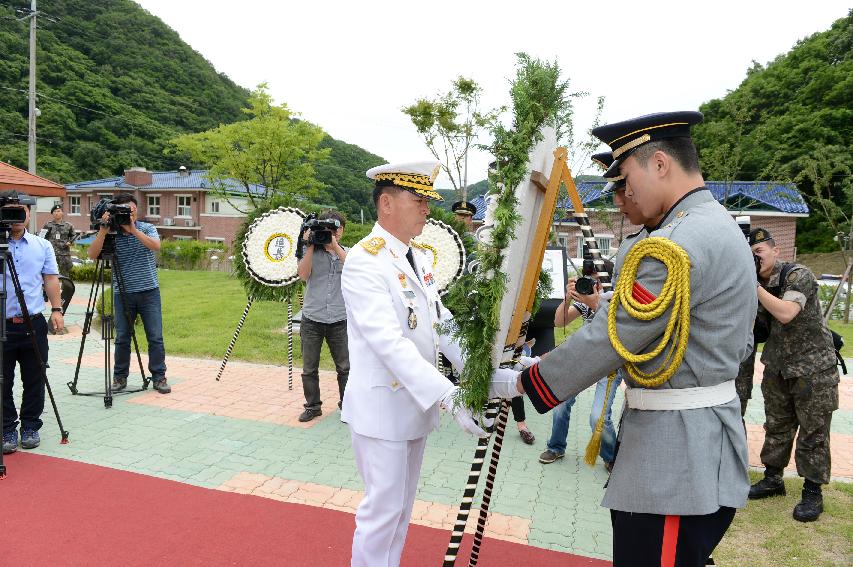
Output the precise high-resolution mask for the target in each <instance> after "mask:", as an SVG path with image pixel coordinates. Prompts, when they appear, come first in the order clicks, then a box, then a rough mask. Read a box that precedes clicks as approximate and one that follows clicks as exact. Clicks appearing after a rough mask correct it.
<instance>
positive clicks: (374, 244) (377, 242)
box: [361, 236, 385, 256]
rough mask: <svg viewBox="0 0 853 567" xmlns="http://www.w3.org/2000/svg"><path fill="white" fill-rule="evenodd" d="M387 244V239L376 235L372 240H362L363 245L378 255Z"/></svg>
mask: <svg viewBox="0 0 853 567" xmlns="http://www.w3.org/2000/svg"><path fill="white" fill-rule="evenodd" d="M383 246H385V239H384V238H382V237H381V236H374V237H373V238H371V239H370V240H362V241H361V247H362V248H364V249H365V250H367V251H368V252H370V253H371V254H373V255H374V256H376V255H377V254H379V251H380V250H382V247H383Z"/></svg>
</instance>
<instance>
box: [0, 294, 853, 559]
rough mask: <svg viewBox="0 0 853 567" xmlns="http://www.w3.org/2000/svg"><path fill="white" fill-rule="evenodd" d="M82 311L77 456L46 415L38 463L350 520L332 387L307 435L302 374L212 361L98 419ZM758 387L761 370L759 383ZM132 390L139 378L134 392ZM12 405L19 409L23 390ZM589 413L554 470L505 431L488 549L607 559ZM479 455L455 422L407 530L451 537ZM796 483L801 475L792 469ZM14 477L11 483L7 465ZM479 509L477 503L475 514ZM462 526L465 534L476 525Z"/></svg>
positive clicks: (95, 346) (76, 341) (347, 462)
mask: <svg viewBox="0 0 853 567" xmlns="http://www.w3.org/2000/svg"><path fill="white" fill-rule="evenodd" d="M80 287H81V288H83V286H80ZM87 295H88V290H86V289H85V288H83V289H78V298H80V297H83V298H85V297H86V296H87ZM84 306H85V299H84V300H82V301H80V300H76V301H75V302H73V303H72V306H71V307H70V308H69V313H68V315H67V318H66V319H67V324H68V325H69V329H70V333H69V334H67V335H61V336H55V337H51V338H50V344H51V351H50V360H51V368H50V370H49V374H48V377H49V379H50V383H51V386H52V389H53V392H54V394H55V396H56V399H57V403H58V405H59V408H60V411H61V416H62V419H63V422H64V425H65V427H66V429H68V430H69V431H70V432H71V436H70V440H71V443H70V444H68V445H60V444H59V438H60V435H59V431H58V428H57V426H56V421H55V419H54V417H53V415H52V412H51V409H50V405H49V403H48V405H47V407H46V411H45V414H44V416H43V418H44V421H45V426H44V428H43V429H42V440H43V441H42V446H41V447H40V448H39V449H37V450H36V452H39V453H42V454H46V455H52V456H57V457H63V458H68V459H74V460H78V461H82V462H88V463H95V464H99V465H104V466H109V467H114V468H117V469H122V470H129V471H134V472H138V473H142V474H148V475H153V476H158V477H161V478H168V479H172V480H176V481H179V482H185V483H188V484H193V485H198V486H203V487H208V488H213V489H220V490H228V491H236V492H245V493H251V494H255V495H258V496H263V497H267V498H274V499H279V500H284V501H287V502H299V503H305V504H307V505H315V506H323V507H326V508H331V509H335V510H341V511H345V512H349V513H352V512H353V511H354V509H355V507H356V506H357V505H358V502H359V500H360V497H361V491H362V489H363V486H362V483H361V480H360V478H359V476H358V473H357V471H356V468H355V463H354V459H353V456H352V451H351V448H350V436H349V433H348V431H347V428H346V425H345V424H343V423H341V422H340V420H339V416H340V414H339V412H338V410H337V407H336V402H337V391H336V383H335V380H334V376H333V374H332V373H329V372H325V373H323V374H322V376H321V384H322V396H323V400H324V415H323V416H322V417H321V418H319V419H315V420H313V421H311V422H309V423H307V424H300V423H298V422H297V421H296V417H297V416H298V415H299V413H300V412H301V411H302V404H303V403H304V400H303V397H302V388H301V379H300V376H299V369H295V371H294V376H293V390H288V388H287V368H286V367H276V366H269V365H261V364H250V363H245V362H238V361H231V362H229V364H228V367H227V369H226V371H225V374H224V375H223V377H222V380H221V381H220V382H217V381H216V380H215V376H216V372H217V371H218V369H219V363H220V361H218V360H195V359H184V358H178V357H171V356H169V357H168V361H167V362H168V367H169V372H168V376H169V381H170V383H171V384H172V387H173V391H172V393H171V394H169V395H165V396H164V395H161V394H159V393H157V392H154V391H152V390H151V389H149V390H147V391H143V392H138V393H131V394H118V395H116V396H115V399H114V403H113V407H112V408H111V409H105V408H104V404H103V402H102V399H101V398H100V397H97V396H96V397H90V396H80V395H77V396H73V395H71V392H70V391H69V389H68V387H67V386H66V385H65V384H66V382H69V381H70V380H71V379H72V378H73V375H74V370H75V365H76V362H77V354H78V351H79V348H80V336H81V335H80V327H79V325H80V323H81V322H82V319H83V309H84ZM237 315H239V314H236V315H235V317H236V316H237ZM168 346H169V345H168V344H167V345H166V348H167V353H168ZM226 346H227V345H222V348H223V351H224V349H225V347H226ZM103 361H104V353H103V342H102V341H101V340H100V337H99V335H98V334H97V333H93V334H92V335H90V336H89V338H88V339H87V341H86V346H85V352H84V356H83V359H82V364H81V367H80V378H79V383H78V388H79V390H80V391H82V392H90V391H96V390H99V389H100V390H102V389H103V381H104V374H103V364H104V362H103ZM133 364H134V365H135V364H136V363H135V360H134V362H133ZM760 375H761V374H760V368H759V369H758V370H757V372H756V376H760ZM758 382H760V381H757V384H756V387H755V391H754V392H753V396H754V397H753V400H752V402H751V404H750V407H749V410H748V412H747V416H746V421H747V427H748V435H749V440H750V463H751V464H752V465H753V466H759V465H760V462H759V460H758V458H757V452H758V450H759V449H760V446H761V442H762V440H763V431H762V429H761V424H762V423H763V419H764V415H763V410H762V404H761V392H760V388H759V385H758ZM138 383H141V380H140V378H139V374H138V370H137V371H136V372H135V373H132V374H131V378H130V385H131V386H134V385H135V384H138ZM841 390H842V403H841V406H842V407H841V409H839V411H837V412H835V414H834V418H833V427H832V429H833V433H832V445H833V475H834V476H836V477H853V463H851V460H853V444H851V442H850V441H851V439H850V436H851V435H853V409H851V406H853V388H851V382H850V379H849V378H845V380H844V382H843V383H842V388H841ZM16 396H18V397H19V396H20V391H19V389H18V388H17V387H16ZM622 399H623V398H622V392H621V391H620V392H619V393H618V394H617V399H616V405H615V407H616V408H621V405H622ZM591 402H592V392H591V391H586V392H584V393H582V394H581V395H580V396H579V398H578V401H577V403H576V404H575V407H574V408H573V412H572V414H573V416H574V417H573V420H572V427H571V428H570V432H569V439H568V449H567V454H566V457H565V458H564V459H562V460H560V461H557V462H556V463H554V464H551V465H542V464H540V463H539V462H538V460H537V458H538V455H539V453H541V452H542V451H543V450H544V449H545V442H546V440H547V437H548V434H549V433H550V423H551V416H550V414H549V415H545V416H540V415H538V414H536V412H535V411H534V410H533V409H532V408H531V407H530V406H529V404H528V408H527V409H528V412H527V413H528V420H527V421H528V425H529V427H530V428H531V430H532V431H533V432H534V433H535V434H536V436H537V441H536V443H535V444H534V445H533V446H528V445H525V444H523V443H522V441H521V439H520V437H519V436H518V434H517V432H516V430H515V426H514V424H513V423H512V421H510V424H509V426H508V428H507V436H506V440H505V442H504V446H503V451H502V454H501V462H500V465H499V470H498V474H497V479H496V483H495V491H494V493H493V496H492V511H493V512H494V513H493V514H492V516H491V518H490V520H489V528H488V534H489V535H490V536H491V537H495V538H500V539H506V540H509V541H517V542H522V543H527V544H529V545H533V546H538V547H543V548H548V549H554V550H559V551H566V552H571V553H576V554H580V555H585V556H589V557H596V558H604V559H609V558H610V557H611V536H612V534H611V528H610V517H609V513H608V511H607V510H605V509H604V508H602V507H601V506H600V502H601V497H602V495H603V492H604V488H603V485H604V483H605V481H606V479H607V474H606V472H605V470H604V468H603V466H602V464H601V463H600V462H599V463H597V464H596V466H594V467H588V466H587V465H585V464H584V463H583V453H584V449H585V447H586V443H587V441H588V439H589V434H590V431H589V426H588V423H587V422H588V420H587V416H588V415H589V409H590V405H591ZM614 413H617V414H618V411H615V412H614ZM475 445H476V442H475V440H474V439H473V438H472V437H469V436H467V435H465V434H463V433H462V432H460V431H459V429H458V427H457V426H456V425H455V424H454V423H453V421H452V420H450V419H448V418H446V417H444V418H443V419H442V424H441V427H440V428H439V430H438V431H436V432H435V433H433V434H432V435H431V436H430V438H429V442H428V443H427V449H426V453H425V456H424V464H423V469H422V471H423V472H422V476H421V481H420V485H419V488H418V494H417V498H418V500H417V503H416V505H415V509H414V514H413V516H414V517H413V521H414V522H415V523H418V524H422V525H428V526H433V527H439V528H442V529H447V531H448V537H449V534H450V525H451V524H452V519H453V518H454V517H455V513H456V512H455V510H456V507H457V506H458V504H459V501H460V499H461V494H462V491H463V488H464V484H465V481H466V479H467V476H468V472H469V469H470V466H471V459H472V456H473V453H474V448H475ZM790 470H791V471H794V470H795V469H794V468H793V464H792V468H791V469H790ZM9 472H10V474H14V469H13V466H11V465H10V471H9ZM483 480H484V479H481V483H480V484H481V488H482V485H483V484H484V482H483ZM479 499H480V495H479V494H478V496H477V497H476V499H475V506H478V505H479ZM469 523H470V526H469V530H470V529H473V525H474V519H473V518H472V519H471V520H470V522H469ZM485 545H488V543H487V542H486V544H485Z"/></svg>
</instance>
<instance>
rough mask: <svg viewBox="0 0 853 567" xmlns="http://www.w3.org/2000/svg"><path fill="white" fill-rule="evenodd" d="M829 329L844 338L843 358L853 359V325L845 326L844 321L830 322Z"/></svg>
mask: <svg viewBox="0 0 853 567" xmlns="http://www.w3.org/2000/svg"><path fill="white" fill-rule="evenodd" d="M829 328H830V329H832V330H833V331H835V332H836V333H838V334H839V335H841V336H842V337H844V346H843V347H841V356H843V357H844V358H853V323H850V324H847V325H845V324H844V323H843V322H842V321H830V322H829Z"/></svg>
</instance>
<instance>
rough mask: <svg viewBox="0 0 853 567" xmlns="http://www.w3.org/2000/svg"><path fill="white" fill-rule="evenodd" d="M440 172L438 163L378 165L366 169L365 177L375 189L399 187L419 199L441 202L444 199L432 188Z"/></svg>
mask: <svg viewBox="0 0 853 567" xmlns="http://www.w3.org/2000/svg"><path fill="white" fill-rule="evenodd" d="M440 171H441V164H440V163H439V162H437V161H421V162H412V163H397V164H392V163H386V164H385V165H378V166H376V167H372V168H370V169H368V170H367V172H366V175H367V177H368V178H370V179H373V180H374V181H375V182H376V186H377V187H399V188H400V189H403V190H405V191H409V192H410V193H414V194H415V195H418V196H419V197H426V198H427V199H431V200H433V201H443V200H444V199H443V198H442V197H441V195H439V194H438V192H437V191H436V190H435V188H434V187H433V184H434V183H435V178H436V177H438V174H439V172H440Z"/></svg>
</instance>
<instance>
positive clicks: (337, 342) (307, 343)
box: [299, 317, 349, 409]
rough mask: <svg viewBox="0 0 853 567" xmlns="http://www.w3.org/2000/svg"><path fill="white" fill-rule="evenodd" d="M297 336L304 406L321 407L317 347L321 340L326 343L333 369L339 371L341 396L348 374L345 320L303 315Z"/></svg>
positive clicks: (307, 407)
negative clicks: (320, 318) (336, 320)
mask: <svg viewBox="0 0 853 567" xmlns="http://www.w3.org/2000/svg"><path fill="white" fill-rule="evenodd" d="M299 336H300V338H301V339H302V391H303V393H304V394H305V408H306V409H320V406H322V405H323V402H322V401H321V400H320V375H319V368H320V348H321V347H322V346H323V340H325V341H326V344H328V345H329V352H331V354H332V360H334V361H335V370H337V373H338V391H339V394H340V399H341V401H343V399H344V389H345V388H346V386H347V379H348V378H349V346H348V344H347V321H346V319H344V320H343V321H338V322H337V323H318V322H317V321H312V320H311V319H306V318H305V317H303V318H302V322H301V323H300V324H299Z"/></svg>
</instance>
